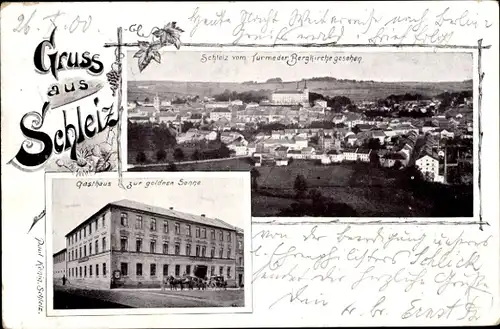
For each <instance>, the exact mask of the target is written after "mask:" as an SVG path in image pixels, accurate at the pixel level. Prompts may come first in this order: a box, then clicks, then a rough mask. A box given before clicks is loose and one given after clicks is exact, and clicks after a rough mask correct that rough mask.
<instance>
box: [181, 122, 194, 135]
mask: <svg viewBox="0 0 500 329" xmlns="http://www.w3.org/2000/svg"><path fill="white" fill-rule="evenodd" d="M193 127H194V124H193V123H192V122H191V121H184V122H183V123H182V132H183V133H185V132H186V131H188V130H189V129H191V128H193Z"/></svg>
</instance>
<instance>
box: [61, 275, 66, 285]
mask: <svg viewBox="0 0 500 329" xmlns="http://www.w3.org/2000/svg"><path fill="white" fill-rule="evenodd" d="M62 282H63V286H65V285H66V275H64V274H63V277H62Z"/></svg>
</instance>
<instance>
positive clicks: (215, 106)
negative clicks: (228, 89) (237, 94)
mask: <svg viewBox="0 0 500 329" xmlns="http://www.w3.org/2000/svg"><path fill="white" fill-rule="evenodd" d="M228 107H229V102H211V103H206V104H205V109H206V110H214V109H228Z"/></svg>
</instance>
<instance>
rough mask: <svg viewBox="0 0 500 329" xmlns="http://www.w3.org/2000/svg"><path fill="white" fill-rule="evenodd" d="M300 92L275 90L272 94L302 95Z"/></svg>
mask: <svg viewBox="0 0 500 329" xmlns="http://www.w3.org/2000/svg"><path fill="white" fill-rule="evenodd" d="M303 93H304V92H303V91H302V90H276V91H275V92H274V93H273V94H303Z"/></svg>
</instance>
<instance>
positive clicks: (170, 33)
mask: <svg viewBox="0 0 500 329" xmlns="http://www.w3.org/2000/svg"><path fill="white" fill-rule="evenodd" d="M182 32H184V30H182V29H181V28H179V27H177V23H176V22H171V23H168V24H166V25H165V26H164V27H163V28H162V29H158V30H156V31H155V32H154V33H153V35H154V36H155V37H157V38H159V39H160V43H161V44H162V46H166V45H169V44H171V45H174V46H175V47H176V48H177V49H180V48H181V39H180V38H181V33H182Z"/></svg>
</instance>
